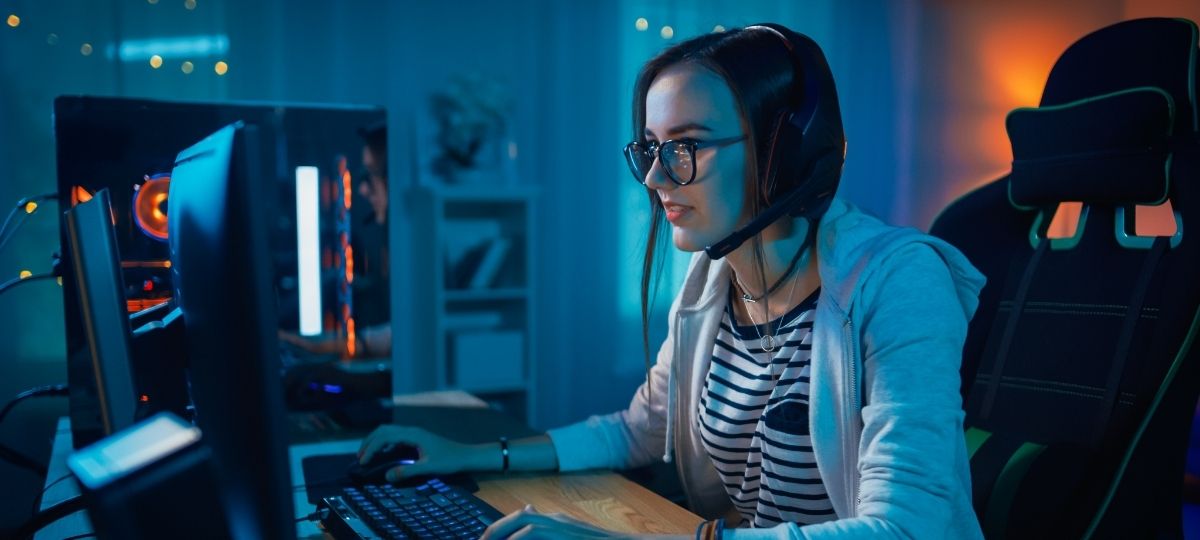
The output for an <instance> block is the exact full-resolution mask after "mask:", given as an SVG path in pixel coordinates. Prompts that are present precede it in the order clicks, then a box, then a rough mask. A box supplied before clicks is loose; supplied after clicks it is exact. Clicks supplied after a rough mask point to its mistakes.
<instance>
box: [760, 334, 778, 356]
mask: <svg viewBox="0 0 1200 540" xmlns="http://www.w3.org/2000/svg"><path fill="white" fill-rule="evenodd" d="M758 343H759V345H762V349H763V350H764V351H767V352H775V336H772V335H771V334H767V335H765V336H763V337H761V338H759V340H758Z"/></svg>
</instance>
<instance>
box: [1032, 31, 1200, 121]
mask: <svg viewBox="0 0 1200 540" xmlns="http://www.w3.org/2000/svg"><path fill="white" fill-rule="evenodd" d="M1197 35H1198V32H1197V28H1196V23H1194V22H1192V21H1189V20H1187V19H1170V18H1148V19H1134V20H1131V21H1125V22H1121V23H1117V24H1114V25H1112V26H1107V27H1104V28H1101V29H1099V30H1097V31H1095V32H1092V33H1091V34H1088V35H1086V36H1084V37H1083V38H1081V39H1080V40H1079V41H1076V42H1075V43H1074V44H1072V45H1071V46H1070V47H1069V48H1067V50H1066V51H1065V52H1063V54H1062V56H1060V57H1059V59H1058V61H1057V62H1055V64H1054V68H1053V69H1052V70H1051V71H1050V76H1049V78H1047V80H1046V88H1045V90H1044V91H1043V92H1042V101H1041V105H1042V106H1043V107H1044V106H1047V105H1062V104H1066V103H1070V102H1074V101H1078V100H1081V99H1084V98H1087V97H1091V96H1099V95H1102V94H1110V93H1113V92H1118V91H1121V90H1125V89H1127V88H1136V87H1140V86H1152V87H1157V88H1161V89H1162V90H1163V91H1165V92H1166V93H1167V94H1169V95H1170V96H1171V98H1172V99H1174V100H1175V106H1176V123H1177V125H1176V126H1175V127H1176V130H1175V133H1178V134H1184V133H1188V132H1189V131H1190V132H1196V131H1200V117H1198V116H1197V107H1196V103H1197V102H1196V91H1197V87H1198V86H1200V73H1198V72H1197V69H1196V67H1197Z"/></svg>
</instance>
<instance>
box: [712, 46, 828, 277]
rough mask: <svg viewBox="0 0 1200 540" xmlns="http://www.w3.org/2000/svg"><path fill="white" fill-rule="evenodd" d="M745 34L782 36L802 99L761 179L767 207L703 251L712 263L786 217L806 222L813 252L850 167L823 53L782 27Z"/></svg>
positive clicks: (781, 123)
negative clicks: (846, 166) (845, 168)
mask: <svg viewBox="0 0 1200 540" xmlns="http://www.w3.org/2000/svg"><path fill="white" fill-rule="evenodd" d="M745 29H746V30H756V29H761V30H766V31H770V32H772V33H774V34H775V35H777V36H779V38H780V40H782V42H783V44H784V46H786V47H787V50H788V56H789V57H790V58H791V59H792V63H793V66H794V73H795V75H794V83H793V86H794V87H795V88H797V89H801V90H802V92H803V94H802V95H800V96H797V97H798V98H799V99H798V103H796V102H797V100H796V99H793V100H792V102H793V103H794V104H795V106H794V108H790V109H788V110H786V111H784V113H783V114H781V115H780V118H779V120H778V122H777V123H776V125H775V129H774V131H773V134H772V137H771V146H770V151H769V152H768V154H767V155H768V158H767V166H766V170H765V172H764V173H763V175H762V177H761V180H760V181H761V182H762V186H763V190H762V191H763V193H766V194H767V202H768V203H769V205H770V206H768V207H767V208H766V209H765V210H763V211H762V212H761V213H759V215H757V216H755V217H754V219H752V220H751V221H750V223H747V224H746V226H744V227H742V228H741V229H738V230H736V231H734V232H733V233H731V234H730V235H729V236H727V237H725V238H724V239H722V240H721V241H719V242H717V243H715V244H713V245H711V246H707V247H705V248H704V252H705V253H707V254H708V256H709V257H710V258H712V259H720V258H722V257H724V256H726V255H728V254H729V253H730V252H732V251H733V250H735V249H737V248H738V246H740V245H742V243H744V242H745V241H746V240H748V239H749V238H751V237H753V236H754V235H756V234H758V233H760V232H762V230H763V229H765V228H767V227H768V226H769V225H771V224H772V223H774V222H775V221H776V220H778V219H779V218H781V217H783V216H784V214H787V215H790V216H793V217H804V218H806V219H808V220H809V221H810V222H811V223H812V224H813V225H814V226H812V227H810V228H809V234H808V238H807V239H806V240H805V243H804V245H805V246H808V245H809V244H810V243H811V241H812V239H813V237H814V231H815V229H816V226H815V224H816V223H817V222H818V221H819V220H820V218H821V216H822V215H824V213H825V211H826V210H828V209H829V204H830V203H831V202H832V201H833V195H834V193H836V192H837V187H838V183H839V181H840V180H841V176H842V164H843V162H844V161H845V150H846V138H845V135H844V134H843V132H842V116H841V111H840V108H839V107H838V100H837V90H836V88H835V87H834V83H833V74H832V72H831V71H830V69H829V64H828V63H827V62H826V61H825V55H824V54H823V53H822V52H821V48H820V47H818V46H817V44H816V42H814V41H813V40H812V39H810V38H808V37H807V36H804V35H802V34H798V33H796V32H793V31H791V30H789V29H788V28H786V27H784V26H781V25H778V24H770V23H764V24H757V25H753V26H748V27H746V28H745Z"/></svg>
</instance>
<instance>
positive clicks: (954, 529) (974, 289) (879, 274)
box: [360, 25, 983, 539]
mask: <svg viewBox="0 0 1200 540" xmlns="http://www.w3.org/2000/svg"><path fill="white" fill-rule="evenodd" d="M634 126H635V133H634V142H632V143H630V144H629V146H627V147H626V151H625V154H626V158H627V160H628V161H629V164H630V169H631V171H632V172H633V174H634V177H635V179H636V180H637V181H638V182H641V183H643V184H644V185H645V186H646V189H647V193H648V195H649V199H650V203H651V211H652V212H653V216H654V219H652V225H651V230H650V242H649V244H648V247H647V251H646V261H645V264H644V266H643V280H642V303H643V324H645V323H646V320H645V318H646V316H645V314H646V312H647V311H648V310H647V307H646V299H647V297H648V290H649V285H650V281H651V280H650V277H651V276H652V275H653V273H654V272H653V269H654V264H653V259H654V255H655V245H656V244H657V243H658V242H657V239H658V238H659V235H660V234H663V233H664V230H663V227H665V226H666V224H665V223H664V222H663V218H664V217H665V220H666V221H667V222H669V223H670V226H671V229H670V233H671V239H672V240H673V243H674V244H675V247H676V248H678V249H681V250H684V251H689V252H696V254H695V255H694V256H693V257H692V262H691V266H690V268H689V270H688V274H687V278H686V280H685V283H684V285H683V289H682V290H681V291H680V292H679V293H678V295H677V296H676V298H675V301H674V303H673V305H672V307H671V311H670V321H669V327H668V334H667V339H666V341H665V342H664V343H663V344H662V346H661V348H660V349H659V352H658V357H657V361H656V362H655V363H654V366H653V368H651V369H650V370H649V374H648V380H647V383H646V384H644V385H642V387H641V388H639V389H638V391H637V393H636V394H635V396H634V398H633V400H632V402H631V403H630V405H629V408H628V409H626V410H624V411H620V412H617V413H614V414H610V415H607V416H597V417H592V418H590V419H588V420H586V421H584V422H581V423H578V424H575V425H571V426H567V427H564V428H561V429H555V430H551V431H550V432H549V433H548V434H546V435H545V436H542V437H536V438H532V439H526V440H520V441H513V442H512V443H505V442H501V443H499V445H498V444H496V443H493V444H490V445H479V446H467V445H460V444H457V443H453V442H450V441H447V440H445V439H441V438H439V437H436V436H434V435H431V434H429V433H425V432H422V431H418V430H413V429H409V428H403V427H397V426H387V427H383V428H380V429H379V430H377V431H376V432H374V433H372V434H371V435H370V436H368V437H367V438H366V440H365V441H364V442H363V446H362V450H361V452H360V454H361V457H362V458H363V459H364V460H365V459H369V458H370V456H371V455H373V454H374V453H375V452H376V451H378V450H379V449H380V448H381V447H383V446H385V445H387V444H391V443H396V442H401V441H403V442H408V443H413V444H416V445H417V446H419V447H421V448H422V449H423V450H424V451H423V452H422V453H423V455H425V456H428V458H426V459H425V460H424V461H423V462H419V463H417V464H415V465H412V466H408V467H403V468H397V469H396V470H393V471H391V473H390V474H391V475H392V476H391V478H399V477H400V476H402V475H409V474H422V473H431V472H433V473H448V472H456V471H462V470H497V469H500V468H502V467H503V466H504V464H505V463H507V465H508V468H509V469H510V470H553V469H558V470H561V471H572V470H580V469H589V468H628V467H636V466H640V465H645V464H648V463H650V462H652V461H653V460H656V459H663V460H666V461H672V460H673V461H675V463H676V464H677V468H678V471H679V475H680V477H681V482H682V485H683V489H684V491H685V493H686V495H687V499H688V505H689V507H690V509H691V510H692V511H693V512H695V513H697V514H699V515H701V516H703V517H705V518H706V519H710V520H713V521H711V522H706V523H705V524H702V525H701V529H700V530H698V531H697V534H696V536H705V535H711V536H716V535H717V534H720V535H721V536H722V537H724V538H727V539H741V538H826V537H838V538H843V537H845V538H867V537H870V538H921V539H928V538H955V539H959V538H979V537H981V533H980V531H979V525H978V522H977V520H976V518H975V515H974V512H973V511H972V508H971V491H970V477H969V470H968V461H967V456H966V448H965V443H964V438H963V426H962V420H963V412H962V408H961V398H960V396H959V372H958V369H959V364H960V362H961V353H962V346H963V342H964V339H965V335H966V329H967V322H968V320H969V319H970V317H971V315H972V314H973V313H974V310H975V307H976V302H977V295H978V292H979V289H980V288H981V287H982V285H983V278H982V276H981V275H980V274H979V273H978V272H977V271H976V270H975V269H974V268H972V267H971V266H970V264H969V263H968V262H967V261H966V259H965V258H964V257H963V256H962V255H961V254H960V253H958V252H957V251H955V250H954V249H953V248H952V247H950V246H949V245H947V244H945V243H943V242H941V241H938V240H936V239H934V238H932V237H929V236H926V235H923V234H921V233H919V232H917V231H915V230H913V229H900V228H894V227H890V226H887V225H884V224H883V223H881V222H880V221H878V220H876V219H875V218H872V217H870V216H867V215H866V214H864V213H862V212H861V211H859V210H858V209H856V208H855V207H853V206H851V205H850V204H848V203H846V202H843V201H840V200H838V199H835V198H834V197H833V193H834V192H835V191H836V186H837V183H838V178H839V176H840V173H841V165H842V159H843V157H844V155H845V141H844V138H843V135H842V128H841V118H840V112H839V109H838V103H837V96H836V90H835V88H834V84H833V79H832V75H831V74H830V71H829V68H828V66H827V65H826V63H825V60H824V56H823V55H822V54H821V52H820V49H819V48H818V47H817V46H816V44H815V43H813V42H812V41H811V40H809V39H808V38H806V37H804V36H801V35H799V34H796V33H794V32H791V31H790V30H788V29H786V28H784V27H781V26H777V25H762V26H752V27H747V28H744V29H735V30H731V31H727V32H722V33H715V34H710V35H704V36H700V37H697V38H695V39H692V40H689V41H686V42H683V43H680V44H678V45H676V46H674V47H672V48H670V49H668V50H666V51H664V52H663V53H661V54H660V55H659V56H658V57H656V58H654V59H653V60H651V61H650V62H649V63H648V64H646V66H645V67H644V68H643V70H642V72H641V75H640V77H639V81H638V84H637V87H636V89H635V102H634ZM744 238H748V240H745V241H743V239H744ZM644 335H645V330H644V329H643V336H644ZM506 445H507V446H506ZM501 447H505V448H506V449H507V450H508V452H509V455H508V460H507V462H506V461H504V460H503V459H502V458H501ZM719 518H723V519H719ZM610 536H611V537H616V536H624V535H617V534H616V533H608V532H606V531H602V530H599V529H597V528H595V527H592V526H590V525H586V524H583V523H580V522H577V521H574V520H572V519H570V518H566V517H562V516H549V515H544V514H539V513H537V512H536V511H534V510H532V509H526V510H525V511H522V512H517V513H514V514H512V515H509V516H507V517H506V518H504V519H503V520H501V521H498V522H496V523H495V524H493V525H492V527H491V528H490V529H489V530H488V533H487V536H486V537H487V538H505V537H510V538H527V537H528V538H603V537H610ZM688 537H692V536H691V535H688Z"/></svg>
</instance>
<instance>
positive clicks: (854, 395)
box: [842, 318, 862, 515]
mask: <svg viewBox="0 0 1200 540" xmlns="http://www.w3.org/2000/svg"><path fill="white" fill-rule="evenodd" d="M843 328H844V329H845V334H846V335H845V340H846V351H847V352H848V353H849V356H850V365H848V366H846V372H847V376H848V378H849V379H850V384H849V390H850V407H849V408H848V412H847V414H846V418H845V419H844V421H845V423H844V424H843V425H845V426H846V427H847V429H846V430H845V431H844V433H845V435H844V436H843V437H842V445H843V446H842V448H843V451H842V453H843V459H845V458H846V457H848V456H847V454H849V453H850V452H852V450H851V446H850V445H851V444H853V443H854V441H852V440H850V439H851V437H850V434H851V433H853V430H854V429H855V419H854V416H855V415H856V414H858V411H859V409H860V408H861V402H860V401H859V396H858V357H857V356H856V354H855V353H856V350H857V349H856V347H855V346H854V322H853V321H851V320H850V319H849V318H847V319H846V324H845V326H844V327H843ZM860 457H861V456H860ZM855 461H856V462H857V461H858V460H855ZM845 462H846V464H847V465H849V464H850V460H849V459H846V461H845ZM847 471H848V472H849V474H851V475H852V477H851V478H849V479H848V480H850V481H849V482H847V483H846V485H848V486H853V491H851V492H850V499H851V500H853V501H854V507H853V508H852V509H851V511H852V512H853V515H858V505H860V504H862V497H861V496H860V495H859V493H860V491H859V490H860V488H861V487H862V486H860V485H859V484H860V483H861V481H862V475H861V474H859V473H858V470H857V467H856V468H854V469H850V468H849V467H847Z"/></svg>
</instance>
